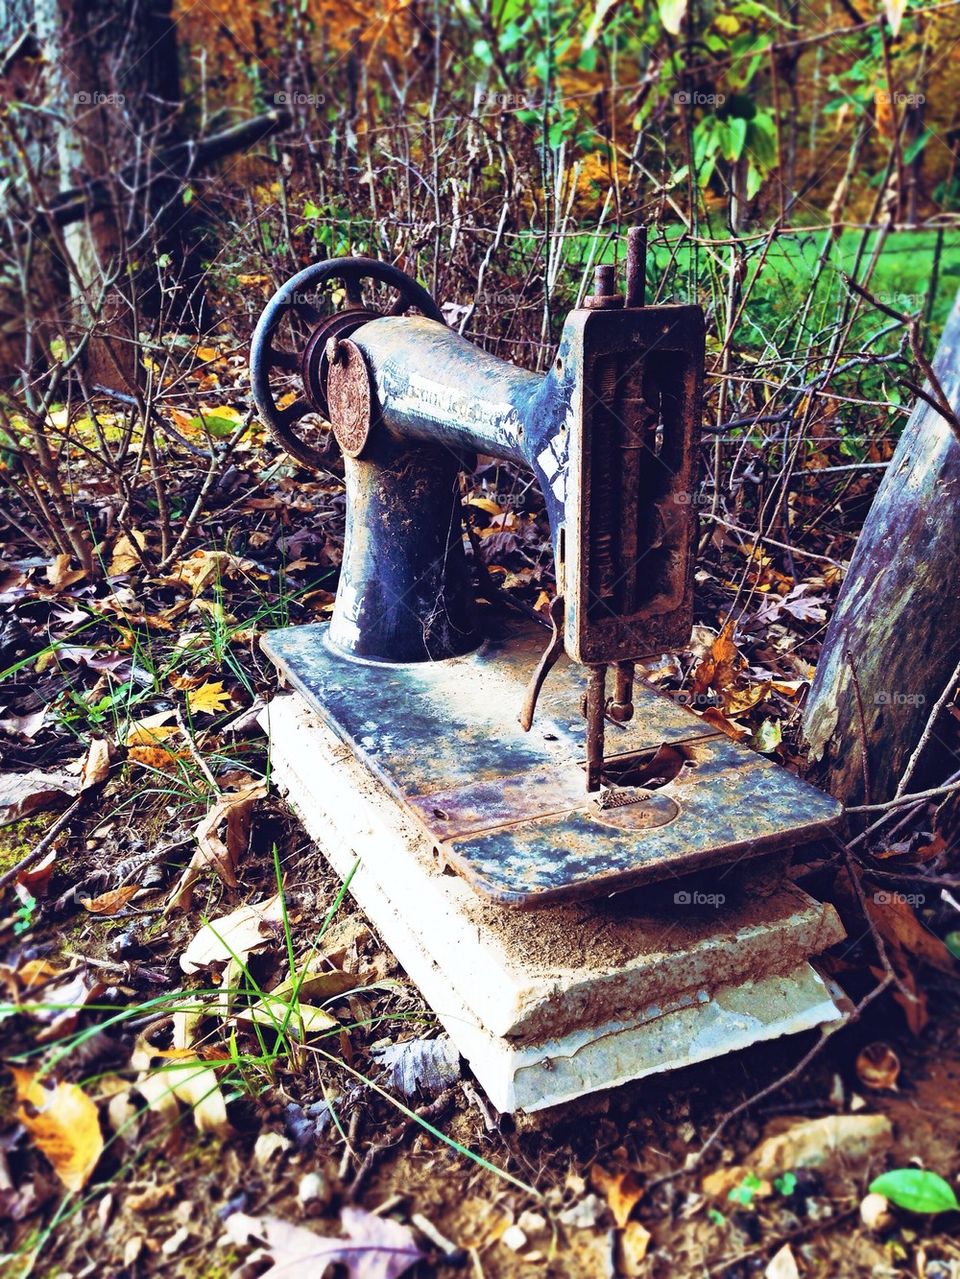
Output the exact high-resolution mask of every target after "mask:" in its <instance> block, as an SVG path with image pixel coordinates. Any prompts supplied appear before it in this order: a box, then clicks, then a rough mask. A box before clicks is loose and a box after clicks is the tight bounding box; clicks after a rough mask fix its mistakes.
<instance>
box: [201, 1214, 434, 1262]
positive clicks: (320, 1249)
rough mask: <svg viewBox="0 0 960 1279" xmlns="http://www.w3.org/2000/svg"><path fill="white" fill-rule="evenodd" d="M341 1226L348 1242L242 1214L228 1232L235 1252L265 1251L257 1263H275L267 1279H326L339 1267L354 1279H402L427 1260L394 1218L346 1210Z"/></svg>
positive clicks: (233, 1218)
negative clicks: (253, 1247) (312, 1278)
mask: <svg viewBox="0 0 960 1279" xmlns="http://www.w3.org/2000/svg"><path fill="white" fill-rule="evenodd" d="M341 1222H342V1224H343V1229H344V1230H345V1231H346V1234H347V1238H340V1239H331V1238H325V1237H324V1236H322V1235H317V1234H314V1232H313V1231H312V1230H308V1229H307V1228H306V1227H305V1226H295V1225H292V1224H291V1223H290V1222H288V1221H282V1220H281V1219H280V1218H279V1217H251V1216H248V1215H247V1214H246V1213H242V1212H235V1213H232V1214H231V1215H230V1216H229V1217H228V1218H227V1219H226V1221H225V1222H224V1226H225V1229H226V1234H227V1238H228V1239H229V1241H230V1243H231V1244H233V1245H234V1246H235V1247H237V1246H239V1247H243V1246H246V1245H249V1244H253V1243H255V1244H259V1245H261V1248H262V1251H258V1252H257V1253H256V1254H255V1257H256V1259H257V1260H258V1261H264V1262H266V1261H269V1262H272V1263H273V1264H272V1266H271V1268H270V1269H269V1270H266V1271H264V1272H262V1274H261V1279H289V1276H290V1275H292V1274H296V1273H298V1272H301V1273H303V1274H307V1275H317V1276H320V1275H323V1274H325V1273H326V1271H327V1269H328V1267H330V1266H333V1265H341V1266H344V1267H345V1268H346V1271H347V1274H348V1276H349V1279H399V1276H400V1275H402V1274H403V1273H404V1271H406V1270H409V1269H410V1267H411V1266H414V1265H416V1264H417V1262H418V1261H420V1260H421V1259H422V1258H423V1253H422V1252H421V1251H420V1249H419V1248H418V1247H417V1245H416V1243H415V1241H414V1237H413V1231H412V1230H411V1229H410V1227H409V1226H402V1225H400V1223H399V1222H396V1221H391V1219H390V1218H389V1217H377V1216H375V1215H374V1214H373V1213H372V1212H365V1211H364V1210H363V1209H362V1208H344V1209H343V1211H342V1212H341Z"/></svg>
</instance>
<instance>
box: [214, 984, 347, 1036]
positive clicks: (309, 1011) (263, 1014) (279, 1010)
mask: <svg viewBox="0 0 960 1279" xmlns="http://www.w3.org/2000/svg"><path fill="white" fill-rule="evenodd" d="M236 1018H237V1021H252V1022H256V1023H257V1024H258V1025H260V1026H266V1027H268V1029H274V1030H279V1029H280V1028H281V1027H285V1028H286V1030H287V1031H288V1032H289V1033H290V1034H293V1035H296V1036H299V1034H300V1031H301V1029H302V1030H303V1033H304V1035H322V1034H324V1033H325V1032H326V1031H329V1030H333V1029H334V1028H335V1027H337V1026H339V1025H340V1023H339V1022H338V1021H337V1019H336V1017H331V1016H330V1014H329V1013H328V1012H325V1011H324V1010H323V1009H322V1008H316V1007H315V1006H314V1005H312V1004H304V1003H301V1002H299V1001H297V1002H296V1003H293V1004H291V1002H290V1001H289V1000H286V999H278V998H277V997H276V996H275V995H273V994H270V995H265V996H264V997H263V999H260V1000H258V1001H257V1002H256V1003H255V1004H251V1005H250V1006H249V1007H247V1008H243V1009H240V1010H238V1011H237V1013H236Z"/></svg>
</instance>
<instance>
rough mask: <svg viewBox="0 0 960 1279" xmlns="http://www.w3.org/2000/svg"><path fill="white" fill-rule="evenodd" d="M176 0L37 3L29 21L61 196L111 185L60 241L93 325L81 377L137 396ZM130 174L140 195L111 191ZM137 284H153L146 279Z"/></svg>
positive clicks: (171, 98) (156, 232)
mask: <svg viewBox="0 0 960 1279" xmlns="http://www.w3.org/2000/svg"><path fill="white" fill-rule="evenodd" d="M170 7H171V0H154V2H153V3H150V0H36V4H35V21H36V28H37V33H38V36H39V38H40V40H41V43H42V45H43V48H44V53H45V60H46V63H47V67H48V69H49V75H48V95H49V100H50V104H51V105H52V107H53V109H54V111H55V112H56V114H57V116H58V117H59V120H60V129H59V136H58V146H57V151H58V156H57V159H58V168H59V179H60V189H61V190H62V189H66V188H70V187H74V186H76V185H78V184H80V185H83V184H86V183H88V182H94V183H97V182H101V183H102V182H107V183H109V184H110V185H111V188H112V190H111V194H112V199H111V201H110V205H109V207H100V208H97V209H96V210H94V211H92V212H91V213H90V215H89V216H88V217H87V218H86V220H85V221H84V222H82V223H79V224H77V225H76V226H73V227H71V228H70V229H69V230H68V231H67V232H66V245H67V248H68V250H69V256H70V258H71V259H72V261H73V263H74V265H75V268H76V271H75V273H74V278H73V280H72V288H73V292H74V300H75V304H76V309H77V311H78V318H79V319H80V322H81V324H82V325H83V326H84V327H86V326H92V327H93V329H94V338H93V340H92V341H91V342H90V344H89V347H88V351H87V369H88V379H89V382H90V383H91V384H97V383H100V384H103V385H107V386H110V387H114V388H117V389H121V390H127V391H129V390H132V389H133V388H134V386H135V385H136V383H137V382H138V381H139V378H140V366H139V359H138V348H137V334H138V328H139V327H140V316H141V311H142V304H143V300H144V299H143V285H142V279H141V278H138V276H137V275H135V274H134V273H133V272H132V271H131V269H130V266H131V261H130V260H131V259H135V260H136V261H138V262H139V263H140V264H141V269H143V268H146V269H147V270H149V268H150V266H151V265H152V263H151V258H152V257H153V252H152V251H153V250H154V248H155V245H156V243H157V241H158V239H159V236H160V234H161V233H162V229H163V228H162V223H163V219H162V217H160V218H157V217H156V210H157V209H158V207H159V206H160V205H161V204H162V203H163V201H165V200H169V199H170V198H171V195H172V194H173V195H175V194H176V191H175V186H176V183H175V179H173V182H174V189H173V190H171V179H163V180H161V181H159V182H157V183H155V184H154V185H153V186H152V187H149V188H148V189H147V191H146V192H145V193H144V192H143V180H144V177H146V176H149V174H150V170H151V169H152V168H153V164H154V162H153V159H152V157H153V156H154V155H155V153H156V151H157V149H158V147H160V146H162V145H163V144H164V143H168V142H169V141H170V140H171V138H173V139H175V138H176V134H177V115H178V110H179V92H178V78H177V59H176V45H175V40H174V26H173V22H172V19H171V15H170ZM131 162H132V163H134V164H136V165H137V166H138V167H139V169H140V173H139V175H138V177H139V181H138V182H137V184H136V185H137V187H139V188H140V193H139V194H133V195H128V193H127V192H126V191H125V190H124V188H123V186H122V185H121V184H120V183H119V182H117V181H116V174H117V171H118V168H119V167H120V166H122V165H124V164H129V163H131ZM143 277H144V278H149V277H148V276H147V274H146V270H144V271H143Z"/></svg>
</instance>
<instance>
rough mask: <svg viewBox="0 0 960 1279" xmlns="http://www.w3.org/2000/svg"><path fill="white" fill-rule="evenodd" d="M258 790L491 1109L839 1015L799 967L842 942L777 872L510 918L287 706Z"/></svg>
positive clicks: (301, 712)
mask: <svg viewBox="0 0 960 1279" xmlns="http://www.w3.org/2000/svg"><path fill="white" fill-rule="evenodd" d="M262 722H263V724H264V726H265V727H266V729H267V730H268V731H269V734H270V740H271V759H272V767H273V777H274V779H275V781H276V782H277V783H278V785H279V786H280V787H281V789H283V790H285V791H286V793H287V796H288V798H289V800H290V802H291V803H292V805H293V806H294V808H295V809H296V810H297V812H298V813H299V815H300V817H301V820H302V821H303V823H304V825H305V827H306V829H307V831H308V833H309V834H310V836H311V837H312V838H313V839H314V840H315V842H316V844H317V846H318V847H319V849H320V851H321V853H322V854H323V856H324V857H325V858H326V860H327V861H328V862H329V863H330V865H331V866H332V867H333V868H334V870H335V871H336V872H337V874H338V875H339V876H340V877H341V878H343V879H345V878H346V877H347V876H348V875H350V874H351V872H353V874H352V878H351V881H350V892H351V894H352V895H353V897H354V899H355V900H356V902H357V903H358V904H359V906H360V907H361V908H362V909H363V910H364V912H365V913H366V915H367V917H368V918H369V920H370V921H371V923H372V925H373V926H374V927H375V928H376V930H377V932H378V933H379V934H380V936H381V937H382V939H383V941H384V942H385V943H386V945H388V946H389V947H390V949H391V950H392V951H393V953H394V954H395V956H396V958H397V960H398V961H399V963H400V964H401V965H402V966H403V968H404V969H405V970H406V972H407V974H408V975H409V977H410V978H411V979H412V980H413V981H414V982H415V983H416V984H417V985H418V986H419V987H420V990H421V991H422V993H423V995H424V998H425V999H426V1001H427V1003H428V1004H429V1005H430V1006H431V1007H432V1008H433V1010H434V1012H435V1013H436V1014H437V1017H438V1018H439V1020H440V1022H441V1023H442V1025H443V1026H444V1028H445V1029H446V1031H447V1033H448V1034H449V1035H450V1036H451V1038H452V1039H453V1041H454V1043H455V1044H456V1046H457V1047H458V1049H459V1050H460V1052H461V1053H462V1054H463V1055H464V1056H465V1057H466V1058H467V1059H468V1061H469V1062H470V1066H471V1068H472V1070H473V1073H474V1076H475V1077H476V1079H477V1080H478V1082H479V1083H480V1085H481V1086H482V1087H483V1089H484V1090H485V1092H486V1093H487V1095H488V1096H489V1098H490V1100H491V1102H492V1103H493V1104H494V1106H496V1107H497V1109H499V1110H501V1111H508V1112H509V1111H516V1110H523V1111H527V1112H529V1111H536V1110H542V1109H545V1108H547V1107H550V1106H554V1105H558V1104H560V1103H562V1102H566V1101H570V1100H572V1099H574V1098H576V1097H580V1096H583V1095H585V1094H588V1093H591V1092H595V1091H597V1090H600V1089H605V1088H609V1087H613V1086H615V1085H619V1084H623V1083H626V1082H628V1081H631V1080H635V1079H639V1078H642V1077H643V1076H645V1075H649V1074H653V1073H655V1072H660V1071H664V1070H671V1069H675V1068H677V1067H680V1066H685V1065H689V1064H692V1063H694V1062H698V1061H704V1060H707V1059H709V1058H713V1057H717V1056H720V1055H721V1054H724V1053H728V1052H731V1051H735V1050H739V1049H742V1048H744V1047H746V1046H748V1045H750V1044H752V1043H756V1042H759V1041H761V1040H765V1039H772V1038H775V1037H777V1036H780V1035H784V1034H789V1033H795V1032H798V1031H802V1030H806V1029H809V1028H811V1027H814V1026H817V1025H819V1024H821V1023H824V1022H831V1021H836V1020H838V1019H839V1018H841V1017H842V1016H843V1015H844V1008H845V1006H846V1005H845V1001H844V999H843V996H842V995H841V994H840V993H839V992H838V991H837V990H836V988H835V987H832V986H831V985H830V984H829V983H826V982H825V981H824V980H823V979H822V978H821V977H820V975H819V974H818V973H817V972H816V971H815V969H814V968H813V967H812V966H811V964H810V963H809V962H808V961H809V958H810V957H811V956H813V955H816V954H819V953H820V952H822V951H823V950H824V949H825V948H826V947H828V946H830V945H832V944H833V943H835V942H838V941H840V940H842V938H843V929H842V927H841V926H840V923H839V921H838V919H837V916H836V914H835V912H834V911H833V909H832V907H830V906H827V905H822V904H820V903H818V902H815V901H813V900H812V899H811V898H810V897H808V896H807V895H806V894H804V893H802V892H800V891H799V890H798V889H796V888H795V887H792V886H784V885H783V884H782V883H781V882H780V865H779V863H780V859H779V858H778V857H772V858H766V859H760V860H759V861H754V862H751V863H749V864H748V865H746V866H745V867H740V868H738V869H737V870H730V869H728V870H727V871H726V872H725V873H724V875H723V879H722V882H720V883H717V884H715V885H714V891H712V892H709V893H708V892H703V891H701V890H700V889H698V888H696V887H694V886H693V884H692V882H691V881H689V880H688V881H681V882H680V884H679V885H673V886H672V888H671V892H670V893H669V894H667V895H666V896H665V898H664V900H663V901H661V902H660V903H659V904H658V905H657V906H656V908H655V909H654V908H653V907H652V906H651V903H650V894H649V892H648V891H647V890H645V889H643V890H640V891H639V892H636V891H635V892H628V893H624V894H620V895H618V896H616V897H612V898H605V899H595V900H593V901H590V902H573V903H568V904H560V905H552V906H548V907H546V908H545V909H543V910H540V911H537V912H536V913H535V914H526V913H518V912H517V911H514V910H509V909H505V908H504V907H503V906H500V905H497V904H495V903H491V902H486V901H484V900H482V899H481V898H479V897H478V896H477V895H476V894H475V893H474V892H473V891H471V889H470V887H469V886H468V885H467V883H466V882H465V881H464V880H463V879H462V878H460V877H459V876H457V875H452V874H444V873H443V872H442V871H441V870H440V869H439V868H438V866H437V864H436V858H435V855H434V850H433V846H432V840H431V839H430V837H429V836H428V834H427V833H426V832H425V831H424V830H423V828H422V826H421V824H420V823H418V822H417V821H416V820H415V819H414V818H413V817H412V815H411V813H410V810H409V809H408V808H407V806H405V805H404V804H402V803H400V802H399V801H398V800H397V798H396V797H395V796H394V795H392V794H391V793H390V792H389V791H388V790H387V788H386V787H385V786H384V785H383V784H382V783H380V782H378V781H377V780H376V779H374V778H373V777H372V776H371V774H370V773H369V771H368V770H367V769H366V767H365V766H364V764H363V763H361V762H360V761H359V760H358V759H357V758H356V756H355V754H354V752H353V750H352V749H351V748H350V747H349V746H346V745H344V744H343V742H341V741H340V740H338V738H337V736H336V735H335V734H334V733H333V732H332V731H331V729H330V728H329V727H328V726H327V725H326V724H325V723H324V722H323V721H322V720H321V719H320V717H319V716H317V715H316V714H315V713H314V712H313V711H312V710H311V709H310V708H309V707H308V706H307V705H306V703H305V702H304V700H303V699H302V698H301V697H300V696H299V695H297V694H291V695H287V696H282V697H278V698H276V699H275V700H274V701H273V702H272V703H271V704H270V705H269V706H268V707H267V708H266V710H265V711H264V712H263V715H262Z"/></svg>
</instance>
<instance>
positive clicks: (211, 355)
mask: <svg viewBox="0 0 960 1279" xmlns="http://www.w3.org/2000/svg"><path fill="white" fill-rule="evenodd" d="M219 355H220V352H219V351H218V350H217V348H216V347H215V346H198V347H197V349H196V357H197V359H198V360H204V361H209V360H216V359H217V358H218V357H219Z"/></svg>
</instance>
